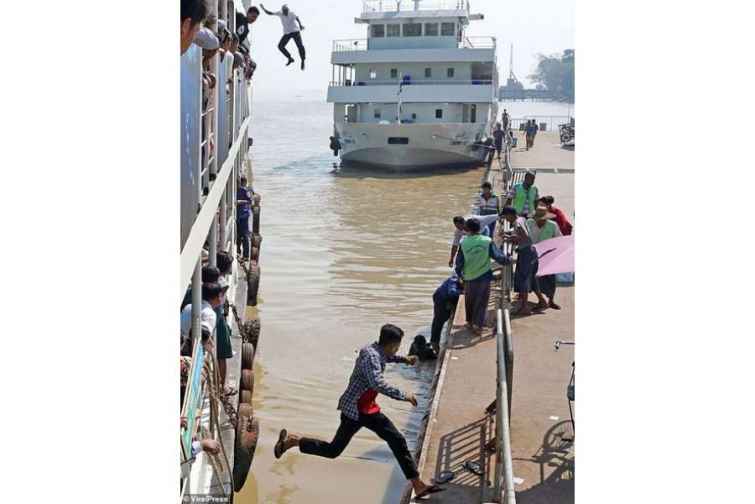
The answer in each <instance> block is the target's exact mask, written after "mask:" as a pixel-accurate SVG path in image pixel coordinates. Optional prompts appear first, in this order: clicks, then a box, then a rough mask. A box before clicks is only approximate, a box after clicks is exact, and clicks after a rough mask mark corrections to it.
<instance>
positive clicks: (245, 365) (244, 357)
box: [241, 343, 254, 369]
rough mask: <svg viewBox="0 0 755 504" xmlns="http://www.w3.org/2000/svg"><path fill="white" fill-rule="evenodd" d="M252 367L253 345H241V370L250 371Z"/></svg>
mask: <svg viewBox="0 0 755 504" xmlns="http://www.w3.org/2000/svg"><path fill="white" fill-rule="evenodd" d="M253 366H254V345H253V344H251V343H242V344H241V369H252V367H253Z"/></svg>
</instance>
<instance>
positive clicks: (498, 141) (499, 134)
mask: <svg viewBox="0 0 755 504" xmlns="http://www.w3.org/2000/svg"><path fill="white" fill-rule="evenodd" d="M493 138H494V139H495V152H496V154H497V155H498V159H501V150H503V128H502V127H501V123H496V125H495V130H494V131H493Z"/></svg>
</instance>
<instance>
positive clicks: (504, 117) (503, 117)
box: [501, 109, 509, 131]
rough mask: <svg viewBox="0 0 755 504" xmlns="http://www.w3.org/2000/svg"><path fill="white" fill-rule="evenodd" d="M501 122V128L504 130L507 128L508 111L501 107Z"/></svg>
mask: <svg viewBox="0 0 755 504" xmlns="http://www.w3.org/2000/svg"><path fill="white" fill-rule="evenodd" d="M501 122H502V123H503V130H504V131H506V130H507V129H508V128H509V113H508V112H507V111H506V109H503V116H502V117H501Z"/></svg>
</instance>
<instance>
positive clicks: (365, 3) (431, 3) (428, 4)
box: [362, 0, 469, 14]
mask: <svg viewBox="0 0 755 504" xmlns="http://www.w3.org/2000/svg"><path fill="white" fill-rule="evenodd" d="M399 4H400V5H399ZM415 10H420V11H427V10H465V11H467V12H469V0H422V1H419V2H414V1H413V0H362V14H373V13H379V12H399V11H400V12H409V11H415Z"/></svg>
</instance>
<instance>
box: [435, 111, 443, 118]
mask: <svg viewBox="0 0 755 504" xmlns="http://www.w3.org/2000/svg"><path fill="white" fill-rule="evenodd" d="M438 112H440V115H438ZM435 118H436V119H443V109H442V108H436V109H435Z"/></svg>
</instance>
